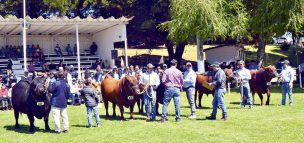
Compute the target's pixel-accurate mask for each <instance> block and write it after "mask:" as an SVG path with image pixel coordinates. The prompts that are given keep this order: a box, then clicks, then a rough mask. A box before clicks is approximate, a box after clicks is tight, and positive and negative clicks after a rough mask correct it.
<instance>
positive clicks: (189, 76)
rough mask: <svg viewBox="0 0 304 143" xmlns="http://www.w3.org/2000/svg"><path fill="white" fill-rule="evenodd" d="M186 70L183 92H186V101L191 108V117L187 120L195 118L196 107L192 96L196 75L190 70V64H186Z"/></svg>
mask: <svg viewBox="0 0 304 143" xmlns="http://www.w3.org/2000/svg"><path fill="white" fill-rule="evenodd" d="M186 68H187V70H186V71H185V73H184V85H183V90H184V91H186V95H187V99H188V102H189V104H190V108H191V115H190V116H189V119H195V118H196V113H195V112H196V107H195V103H194V94H195V83H196V73H195V72H194V71H193V69H192V64H191V63H190V62H188V63H187V64H186Z"/></svg>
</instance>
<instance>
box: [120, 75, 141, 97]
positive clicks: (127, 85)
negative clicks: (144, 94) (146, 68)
mask: <svg viewBox="0 0 304 143" xmlns="http://www.w3.org/2000/svg"><path fill="white" fill-rule="evenodd" d="M122 82H123V86H124V87H123V88H124V89H125V91H126V92H127V94H128V95H138V94H140V89H139V82H138V79H137V78H136V77H135V76H125V77H124V78H122Z"/></svg>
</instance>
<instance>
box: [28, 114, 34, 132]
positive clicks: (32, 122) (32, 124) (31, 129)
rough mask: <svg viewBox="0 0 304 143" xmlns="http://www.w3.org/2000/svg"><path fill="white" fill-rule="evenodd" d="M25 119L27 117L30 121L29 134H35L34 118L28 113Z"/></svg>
mask: <svg viewBox="0 0 304 143" xmlns="http://www.w3.org/2000/svg"><path fill="white" fill-rule="evenodd" d="M27 117H28V119H29V121H30V132H35V125H34V121H35V119H34V116H33V115H32V114H31V113H28V114H27Z"/></svg>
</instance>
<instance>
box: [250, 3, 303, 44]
mask: <svg viewBox="0 0 304 143" xmlns="http://www.w3.org/2000/svg"><path fill="white" fill-rule="evenodd" d="M250 8H252V9H250ZM248 10H249V11H252V15H251V16H252V17H251V20H250V29H251V30H252V33H253V34H258V35H259V36H260V38H261V40H263V41H266V42H269V41H270V40H271V37H272V36H281V35H282V34H284V33H285V32H286V31H292V32H294V33H295V34H298V33H299V32H300V31H301V28H303V24H304V2H303V0H265V1H261V2H259V3H258V4H256V6H255V7H248Z"/></svg>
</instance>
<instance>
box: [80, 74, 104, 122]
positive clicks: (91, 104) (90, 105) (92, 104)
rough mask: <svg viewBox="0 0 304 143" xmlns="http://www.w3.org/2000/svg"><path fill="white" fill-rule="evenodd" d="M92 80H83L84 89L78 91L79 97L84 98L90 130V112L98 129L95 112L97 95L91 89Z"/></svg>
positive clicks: (96, 113)
mask: <svg viewBox="0 0 304 143" xmlns="http://www.w3.org/2000/svg"><path fill="white" fill-rule="evenodd" d="M91 82H92V79H91V78H88V79H87V80H85V87H84V88H83V89H82V90H81V91H80V94H81V96H82V97H83V98H84V102H85V105H86V107H87V119H88V127H89V128H92V124H93V123H92V115H91V114H92V111H93V112H94V116H95V120H96V124H97V127H100V118H99V114H98V110H97V105H98V103H99V98H98V95H97V93H96V92H95V91H94V90H93V89H92V87H91Z"/></svg>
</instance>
